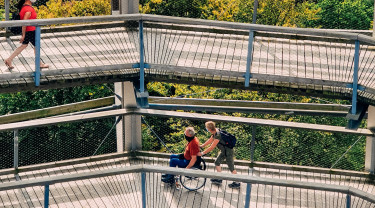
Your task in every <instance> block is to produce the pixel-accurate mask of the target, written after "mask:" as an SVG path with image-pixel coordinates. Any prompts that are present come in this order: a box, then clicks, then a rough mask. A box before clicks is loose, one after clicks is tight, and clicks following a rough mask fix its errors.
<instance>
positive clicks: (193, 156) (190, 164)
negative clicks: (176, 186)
mask: <svg viewBox="0 0 375 208" xmlns="http://www.w3.org/2000/svg"><path fill="white" fill-rule="evenodd" d="M196 161H197V156H196V155H192V156H191V160H190V162H189V164H188V166H186V168H191V167H193V166H194V164H195V162H196Z"/></svg>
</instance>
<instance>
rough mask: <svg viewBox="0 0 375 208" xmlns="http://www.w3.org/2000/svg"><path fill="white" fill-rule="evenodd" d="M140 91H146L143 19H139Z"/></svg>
mask: <svg viewBox="0 0 375 208" xmlns="http://www.w3.org/2000/svg"><path fill="white" fill-rule="evenodd" d="M139 58H140V61H139V91H140V92H141V93H142V92H144V91H145V60H144V41H143V21H142V20H140V21H139Z"/></svg>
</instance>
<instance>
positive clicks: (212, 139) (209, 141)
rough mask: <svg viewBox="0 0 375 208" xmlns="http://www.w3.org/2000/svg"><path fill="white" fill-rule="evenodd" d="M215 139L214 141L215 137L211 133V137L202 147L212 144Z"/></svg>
mask: <svg viewBox="0 0 375 208" xmlns="http://www.w3.org/2000/svg"><path fill="white" fill-rule="evenodd" d="M213 141H214V137H213V136H212V135H211V137H210V138H209V139H208V140H207V141H206V142H205V143H204V144H202V145H201V147H205V146H207V145H209V144H211V143H212V142H213Z"/></svg>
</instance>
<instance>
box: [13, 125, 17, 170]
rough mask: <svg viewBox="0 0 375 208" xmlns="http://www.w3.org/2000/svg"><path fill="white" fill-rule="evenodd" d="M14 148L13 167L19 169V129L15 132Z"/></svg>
mask: <svg viewBox="0 0 375 208" xmlns="http://www.w3.org/2000/svg"><path fill="white" fill-rule="evenodd" d="M13 146H14V150H13V154H14V155H13V167H14V168H15V169H18V129H16V130H14V137H13Z"/></svg>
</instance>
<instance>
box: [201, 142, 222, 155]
mask: <svg viewBox="0 0 375 208" xmlns="http://www.w3.org/2000/svg"><path fill="white" fill-rule="evenodd" d="M219 142H220V140H218V139H215V140H214V142H212V144H211V146H210V147H209V148H208V149H206V150H205V151H203V152H202V155H205V154H207V153H209V152H211V151H212V150H213V149H214V148H215V147H216V145H217V144H218V143H219Z"/></svg>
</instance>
